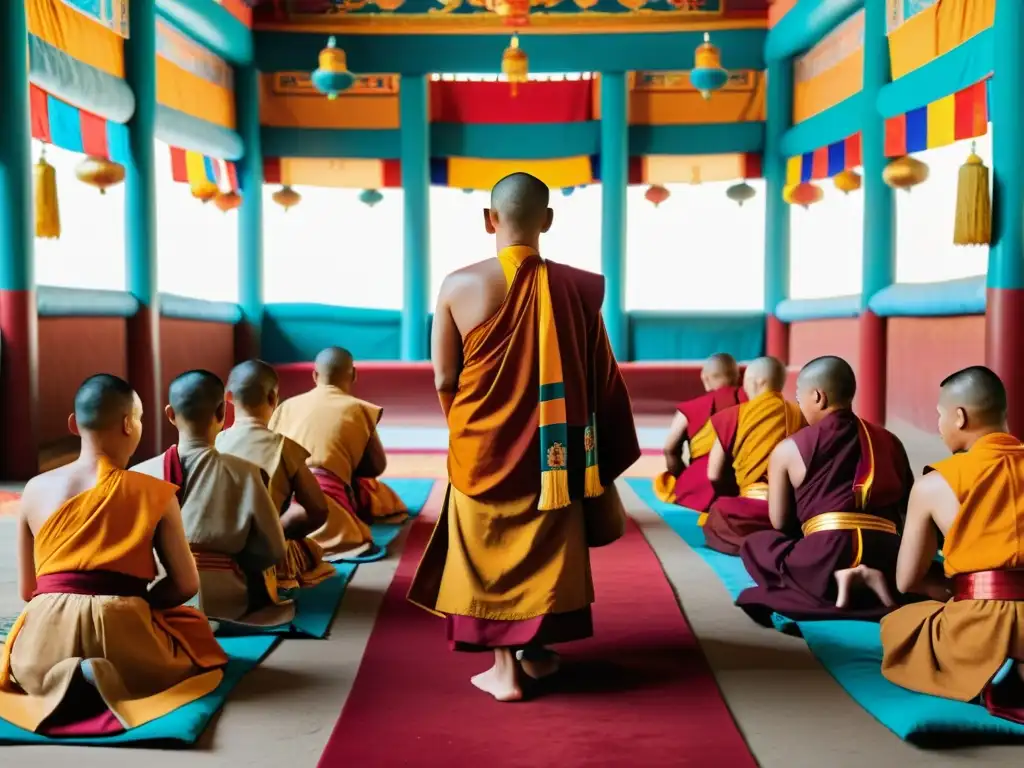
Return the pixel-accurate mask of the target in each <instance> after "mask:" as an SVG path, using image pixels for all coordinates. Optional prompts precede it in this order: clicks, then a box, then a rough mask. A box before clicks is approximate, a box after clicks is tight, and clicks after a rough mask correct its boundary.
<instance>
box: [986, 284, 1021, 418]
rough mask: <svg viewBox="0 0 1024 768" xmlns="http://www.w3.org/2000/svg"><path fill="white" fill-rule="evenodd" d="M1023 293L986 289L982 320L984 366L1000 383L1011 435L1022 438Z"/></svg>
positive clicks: (1013, 289) (1008, 289) (1011, 289)
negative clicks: (1004, 389)
mask: <svg viewBox="0 0 1024 768" xmlns="http://www.w3.org/2000/svg"><path fill="white" fill-rule="evenodd" d="M1022 333H1024V289H1022V288H989V289H988V307H987V311H986V316H985V363H986V364H987V365H988V367H989V368H991V369H992V370H993V371H995V372H996V373H997V374H998V376H999V378H1000V379H1002V380H1003V385H1004V386H1005V387H1006V395H1007V399H1008V400H1009V406H1010V407H1009V421H1010V432H1012V433H1013V434H1014V435H1017V436H1018V437H1021V436H1024V354H1022V351H1021V334H1022Z"/></svg>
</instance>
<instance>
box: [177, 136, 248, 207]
mask: <svg viewBox="0 0 1024 768" xmlns="http://www.w3.org/2000/svg"><path fill="white" fill-rule="evenodd" d="M170 155H171V157H170V159H171V178H172V179H173V180H174V181H176V182H178V183H181V184H188V185H189V186H190V187H192V188H193V189H197V188H199V189H206V188H208V187H210V186H211V185H212V187H213V188H214V189H215V190H219V191H223V192H236V191H238V167H237V166H236V165H235V164H234V163H233V162H231V161H230V160H220V159H217V158H214V157H209V156H207V155H201V154H199V153H198V152H192V151H191V150H187V149H182V148H181V147H170ZM214 196H215V193H214V194H211V195H210V198H211V199H212V198H213V197H214Z"/></svg>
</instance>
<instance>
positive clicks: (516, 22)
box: [486, 0, 530, 27]
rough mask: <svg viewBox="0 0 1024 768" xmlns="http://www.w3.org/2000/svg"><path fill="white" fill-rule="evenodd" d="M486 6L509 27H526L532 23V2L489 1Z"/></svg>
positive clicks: (516, 0)
mask: <svg viewBox="0 0 1024 768" xmlns="http://www.w3.org/2000/svg"><path fill="white" fill-rule="evenodd" d="M486 6H487V10H489V11H491V12H492V13H495V14H497V15H498V16H500V17H501V20H502V22H504V24H505V26H507V27H525V26H526V25H527V24H529V23H530V0H487V2H486Z"/></svg>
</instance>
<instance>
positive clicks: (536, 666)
mask: <svg viewBox="0 0 1024 768" xmlns="http://www.w3.org/2000/svg"><path fill="white" fill-rule="evenodd" d="M516 659H518V660H519V663H520V664H522V666H523V672H525V673H526V674H527V675H529V676H530V677H532V678H533V679H534V680H543V679H544V678H545V677H551V675H553V674H555V673H556V672H558V670H559V669H561V667H562V659H561V657H560V656H559V655H558V654H557V653H555V652H554V651H549V650H548V649H547V648H531V649H530V650H522V651H517V652H516Z"/></svg>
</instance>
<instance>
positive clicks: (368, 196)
mask: <svg viewBox="0 0 1024 768" xmlns="http://www.w3.org/2000/svg"><path fill="white" fill-rule="evenodd" d="M383 199H384V195H382V194H381V193H380V192H378V191H377V190H376V189H364V190H363V191H362V192H360V193H359V202H360V203H362V204H363V205H368V206H370V207H371V208H373V206H375V205H376V204H377V203H379V202H380V201H381V200H383Z"/></svg>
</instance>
